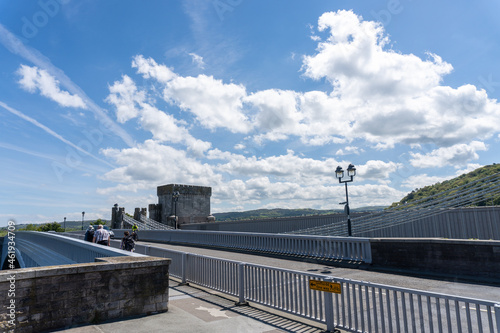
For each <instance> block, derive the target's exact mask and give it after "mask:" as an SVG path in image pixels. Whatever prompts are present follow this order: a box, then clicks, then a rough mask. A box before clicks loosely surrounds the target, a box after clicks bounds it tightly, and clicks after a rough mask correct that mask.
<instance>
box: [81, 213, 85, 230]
mask: <svg viewBox="0 0 500 333" xmlns="http://www.w3.org/2000/svg"><path fill="white" fill-rule="evenodd" d="M84 216H85V212H82V230H83V217H84Z"/></svg>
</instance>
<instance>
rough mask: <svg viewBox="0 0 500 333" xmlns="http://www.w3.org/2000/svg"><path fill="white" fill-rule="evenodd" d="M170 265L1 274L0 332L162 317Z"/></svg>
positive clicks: (105, 264)
mask: <svg viewBox="0 0 500 333" xmlns="http://www.w3.org/2000/svg"><path fill="white" fill-rule="evenodd" d="M169 265H170V259H164V258H156V257H112V258H96V262H95V263H87V264H75V265H61V266H48V267H36V268H25V269H14V270H6V271H0V295H2V297H1V298H0V299H1V301H0V302H1V303H2V305H1V310H0V329H1V331H2V332H8V331H10V330H13V332H16V333H23V332H40V331H42V332H43V331H49V330H54V329H61V328H70V327H74V326H78V325H80V324H86V323H98V322H102V321H105V320H109V319H114V318H122V317H128V316H135V315H147V314H152V313H157V312H165V311H167V310H168V267H169ZM12 304H13V306H12ZM9 306H10V308H9ZM12 320H13V321H12ZM13 323H14V324H15V327H13V326H12V325H11V324H13Z"/></svg>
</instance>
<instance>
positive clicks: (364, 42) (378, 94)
mask: <svg viewBox="0 0 500 333" xmlns="http://www.w3.org/2000/svg"><path fill="white" fill-rule="evenodd" d="M318 29H319V30H320V31H322V32H327V33H328V38H327V39H326V40H325V41H323V42H320V43H318V48H317V50H318V51H317V53H316V54H313V55H309V56H305V57H304V58H303V67H302V69H303V71H304V76H306V77H309V78H312V79H315V80H318V79H327V80H328V81H329V82H331V83H332V88H333V90H332V93H331V95H330V96H328V97H327V96H326V95H323V96H322V95H321V93H317V92H316V93H314V95H313V96H314V101H315V103H313V104H312V105H313V106H312V108H311V109H310V111H309V112H316V111H317V110H321V108H322V107H323V105H325V103H328V104H329V106H328V107H327V109H329V110H330V118H326V117H325V116H326V115H327V113H326V112H322V113H321V115H322V116H320V117H319V119H320V121H322V122H321V123H316V124H315V127H314V128H312V127H311V126H307V128H308V130H309V133H322V137H328V136H340V137H342V136H344V137H345V138H354V137H355V138H361V139H364V140H367V141H368V142H372V143H375V144H376V145H377V146H378V147H380V148H383V149H387V148H392V147H393V146H394V144H396V143H403V144H409V145H413V144H418V143H429V142H431V143H434V144H437V145H438V146H450V145H454V144H458V143H464V142H470V141H471V140H474V139H476V138H480V139H486V138H489V137H491V136H492V135H494V134H495V133H496V132H497V131H498V128H497V127H496V125H494V124H497V123H499V122H500V106H499V104H498V103H497V102H496V100H492V99H488V97H487V95H486V93H485V92H484V91H482V90H481V91H480V90H477V88H476V87H474V86H471V85H464V86H462V87H458V88H456V89H454V88H451V87H446V86H441V85H440V83H441V82H442V78H443V76H444V75H446V74H448V73H450V72H451V71H452V66H451V65H450V64H448V63H446V62H445V61H443V60H442V59H441V58H440V57H439V56H438V55H435V54H430V53H429V54H428V58H427V59H426V60H422V59H420V58H419V57H417V56H415V55H413V54H402V53H399V52H396V51H394V50H391V49H389V48H388V45H389V39H388V37H387V36H386V35H385V32H384V29H383V26H382V25H381V24H380V23H376V22H372V21H363V20H362V18H361V17H360V16H357V15H356V14H354V13H352V12H351V11H344V10H341V11H338V12H330V13H325V14H323V15H322V16H321V17H320V18H319V21H318ZM303 110H305V106H302V105H301V108H300V111H301V112H302V111H303ZM306 119H308V121H310V120H309V119H314V118H312V117H306ZM327 120H330V121H327ZM311 124H312V123H311ZM332 124H337V125H338V126H336V127H333V126H332Z"/></svg>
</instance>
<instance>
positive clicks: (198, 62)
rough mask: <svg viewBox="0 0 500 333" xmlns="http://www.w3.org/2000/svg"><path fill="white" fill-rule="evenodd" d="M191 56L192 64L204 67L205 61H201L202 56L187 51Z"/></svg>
mask: <svg viewBox="0 0 500 333" xmlns="http://www.w3.org/2000/svg"><path fill="white" fill-rule="evenodd" d="M189 55H190V56H191V59H192V60H193V64H195V65H196V66H198V68H200V69H205V63H204V62H203V57H202V56H200V55H197V54H196V53H189Z"/></svg>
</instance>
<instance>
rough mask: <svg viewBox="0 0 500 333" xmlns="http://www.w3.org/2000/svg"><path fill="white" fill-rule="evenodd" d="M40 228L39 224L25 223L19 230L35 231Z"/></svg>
mask: <svg viewBox="0 0 500 333" xmlns="http://www.w3.org/2000/svg"><path fill="white" fill-rule="evenodd" d="M39 228H40V226H38V225H36V224H33V223H30V224H28V225H26V226H25V227H24V228H22V229H19V230H26V231H37V230H38V229H39Z"/></svg>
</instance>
